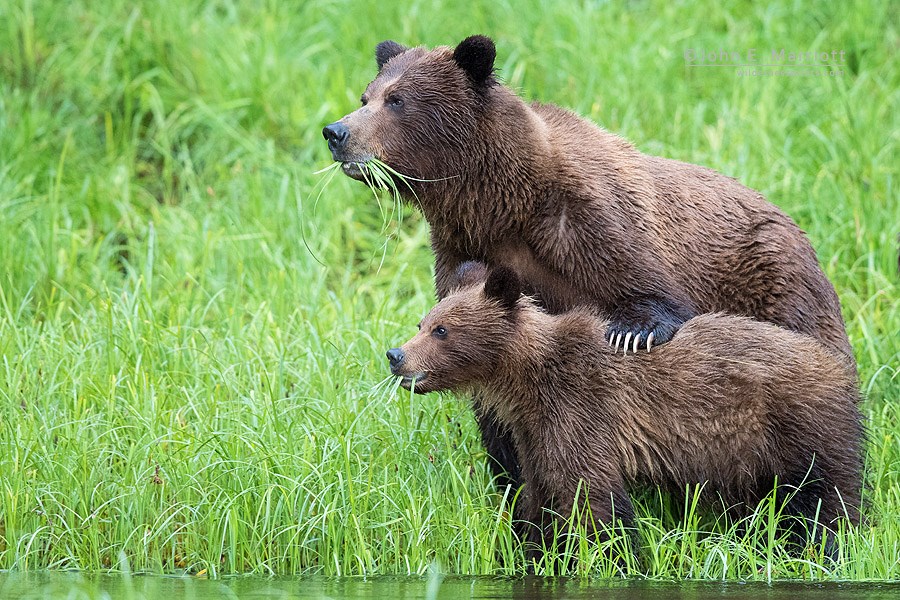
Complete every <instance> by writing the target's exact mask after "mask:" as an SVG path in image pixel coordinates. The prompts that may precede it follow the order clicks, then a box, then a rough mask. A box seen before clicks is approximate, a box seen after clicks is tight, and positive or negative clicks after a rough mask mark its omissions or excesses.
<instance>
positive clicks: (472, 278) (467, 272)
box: [456, 260, 488, 288]
mask: <svg viewBox="0 0 900 600" xmlns="http://www.w3.org/2000/svg"><path fill="white" fill-rule="evenodd" d="M487 274H488V270H487V265H486V264H484V263H482V262H478V261H477V260H467V261H466V262H464V263H463V264H461V265H459V267H457V268H456V287H458V288H464V287H470V286H473V285H475V284H476V283H481V282H482V281H484V280H485V279H487Z"/></svg>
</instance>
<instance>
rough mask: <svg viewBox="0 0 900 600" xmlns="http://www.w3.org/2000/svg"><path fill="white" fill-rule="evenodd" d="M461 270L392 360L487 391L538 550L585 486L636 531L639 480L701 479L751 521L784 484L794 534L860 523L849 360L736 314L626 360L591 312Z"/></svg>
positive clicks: (421, 375) (430, 386) (505, 272)
mask: <svg viewBox="0 0 900 600" xmlns="http://www.w3.org/2000/svg"><path fill="white" fill-rule="evenodd" d="M464 271H467V273H464V274H463V277H462V282H463V284H464V287H462V288H461V289H459V290H458V291H455V292H453V293H451V294H450V295H448V296H447V297H446V298H444V299H443V300H441V301H440V302H439V303H438V304H437V305H436V306H435V307H434V308H433V309H432V310H431V312H429V313H428V315H427V316H426V317H425V318H424V319H423V320H422V322H421V323H420V331H419V333H418V334H417V335H416V336H415V337H413V338H412V339H411V340H410V341H408V342H407V343H406V344H404V345H403V346H402V347H401V348H394V349H391V350H389V351H388V358H389V360H390V364H391V371H392V372H393V373H394V374H395V375H400V376H401V377H402V378H403V379H402V385H403V386H404V387H406V388H409V387H411V386H415V390H416V392H431V391H437V390H448V389H449V390H468V391H477V392H480V398H481V402H482V403H483V405H484V406H485V407H486V408H488V409H490V410H492V411H494V413H495V414H496V415H497V417H498V419H499V420H500V422H501V423H502V424H503V425H504V426H505V427H507V428H508V429H509V431H510V432H511V434H512V439H513V442H514V447H515V450H516V452H517V453H518V456H519V459H520V464H521V469H522V480H523V483H524V488H523V490H522V492H521V495H520V496H519V499H518V501H517V504H516V509H517V515H516V516H517V519H520V520H521V521H525V522H529V523H532V524H537V526H536V527H531V528H529V530H528V531H529V532H528V533H527V534H526V539H528V540H529V541H531V542H535V543H536V544H538V545H540V544H542V543H546V542H547V540H545V539H544V536H545V535H547V533H548V532H549V531H551V530H552V525H553V521H552V519H553V518H554V517H555V518H567V517H568V516H569V515H570V513H571V510H572V507H573V502H574V501H575V499H576V493H577V492H578V488H579V485H580V482H583V484H585V485H586V488H587V490H588V493H589V499H590V500H589V501H590V506H591V509H592V512H593V515H594V518H595V519H597V520H598V521H600V522H602V523H608V524H611V522H612V520H613V518H615V519H617V520H618V519H621V520H622V521H623V523H624V524H625V525H628V524H629V522H630V520H631V518H632V515H633V513H632V507H631V502H630V500H629V495H628V489H629V488H630V487H631V486H632V485H634V484H639V483H644V484H651V485H658V486H660V487H661V488H663V489H665V490H670V491H673V492H675V493H681V494H683V493H684V489H685V486H686V485H688V484H705V487H704V488H703V493H704V494H705V495H706V496H707V498H708V499H709V500H713V499H719V498H720V499H721V501H722V502H723V503H724V505H725V506H726V507H729V509H730V510H737V511H741V510H744V511H746V510H748V509H753V508H755V507H756V505H757V504H758V502H759V501H760V500H761V499H762V498H764V497H765V496H766V495H767V494H769V493H770V492H772V490H773V489H775V488H774V486H775V484H776V481H777V484H778V486H779V493H783V494H784V496H783V497H784V498H785V501H786V505H785V507H786V509H787V512H788V513H790V514H793V515H796V516H797V517H799V518H798V519H791V521H793V523H792V524H791V529H792V532H791V533H792V535H793V536H803V537H805V536H806V535H807V531H810V534H812V531H811V530H808V529H807V527H808V524H809V523H811V522H813V521H815V522H816V523H819V524H820V525H825V526H829V527H832V526H833V523H834V522H835V521H836V520H837V519H839V518H841V517H846V518H848V519H849V521H850V522H851V523H854V524H855V523H857V522H858V519H859V502H860V493H861V486H862V483H861V469H862V455H861V442H862V437H863V430H862V425H861V420H860V413H859V411H858V409H857V407H856V406H857V387H856V382H855V374H854V369H853V367H852V364H851V363H850V362H849V361H848V360H846V358H844V357H842V356H840V355H838V354H836V353H834V352H832V351H829V350H827V349H826V348H825V347H824V346H823V345H822V344H821V343H820V342H818V341H816V340H815V339H813V338H811V337H810V336H807V335H802V334H798V333H795V332H791V331H788V330H786V329H782V328H780V327H777V326H775V325H772V324H769V323H763V322H760V321H755V320H753V319H750V318H747V317H740V316H728V315H724V314H704V315H699V316H697V317H694V318H693V319H691V320H689V321H688V322H687V323H685V324H684V326H683V327H681V329H680V330H679V331H678V333H677V334H676V335H675V336H674V338H673V339H672V341H671V342H669V343H668V344H666V345H665V346H661V347H660V348H659V349H658V350H656V351H654V352H652V353H639V354H638V355H634V356H629V357H624V356H622V355H621V354H618V355H617V354H616V353H615V351H614V350H613V349H612V348H610V347H609V346H608V345H607V344H606V343H605V342H604V341H603V340H604V339H605V333H606V328H607V327H608V321H607V320H604V319H602V318H600V317H598V316H596V315H595V314H594V313H593V312H591V311H590V310H589V309H585V308H576V309H574V310H572V311H569V312H566V313H562V314H558V315H552V314H549V313H547V312H546V311H544V310H542V309H540V308H539V307H537V306H536V305H535V303H534V301H533V299H531V298H530V297H528V296H522V295H520V291H521V284H520V281H519V278H518V276H517V275H516V274H515V272H513V271H512V270H510V269H507V268H505V267H498V268H496V269H494V270H493V271H491V272H490V274H489V275H487V274H486V269H485V267H484V266H483V265H477V266H468V265H467V266H466V267H464ZM485 276H486V279H485ZM582 497H583V496H582ZM557 525H559V523H557ZM801 539H803V538H801ZM798 541H799V540H798Z"/></svg>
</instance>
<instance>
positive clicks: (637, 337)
mask: <svg viewBox="0 0 900 600" xmlns="http://www.w3.org/2000/svg"><path fill="white" fill-rule="evenodd" d="M640 343H641V335H640V334H637V335H636V336H634V348H632V349H631V353H632V354H637V351H638V344H640Z"/></svg>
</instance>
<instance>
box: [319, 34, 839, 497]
mask: <svg viewBox="0 0 900 600" xmlns="http://www.w3.org/2000/svg"><path fill="white" fill-rule="evenodd" d="M495 53H496V52H495V48H494V43H493V42H492V41H491V40H490V39H489V38H486V37H483V36H473V37H469V38H467V39H465V40H463V41H462V42H461V43H460V44H459V45H458V46H457V47H456V48H455V49H454V48H449V47H438V48H435V49H433V50H428V49H426V48H421V47H418V48H412V49H407V48H405V47H403V46H401V45H400V44H398V43H396V42H392V41H386V42H382V43H380V44H378V47H377V48H376V58H377V63H378V69H379V71H378V75H377V76H376V77H375V79H374V80H373V81H372V82H371V83H370V84H369V85H368V87H367V88H366V91H365V93H364V94H363V95H362V104H363V106H362V107H361V108H359V109H357V110H356V111H354V112H352V113H350V114H349V115H347V116H345V117H344V118H342V119H341V120H340V121H338V122H336V123H332V124H331V125H328V126H327V127H325V129H324V131H323V134H324V136H325V138H326V139H327V140H328V147H329V148H330V149H331V152H332V155H333V157H334V159H335V160H336V161H340V162H341V163H343V171H344V172H345V173H346V174H347V175H349V176H351V177H354V178H357V179H363V178H364V170H365V168H366V167H365V163H366V162H367V161H368V160H370V159H372V158H378V159H380V160H382V161H384V162H385V163H387V164H388V165H390V166H391V167H393V168H394V169H396V170H397V171H399V172H400V173H403V174H405V175H408V176H409V177H410V178H411V179H407V181H406V183H408V185H409V188H408V189H407V188H406V187H405V184H402V183H401V184H400V185H399V187H400V189H401V190H404V192H405V193H406V195H407V200H409V201H410V202H412V203H414V204H416V205H417V206H419V208H420V209H421V210H422V212H423V213H424V215H425V218H426V219H427V220H428V222H429V224H430V225H431V246H432V249H433V251H434V254H435V284H436V287H437V293H438V297H439V298H443V297H444V296H446V295H447V293H448V291H449V289H450V288H451V287H452V285H453V278H454V273H455V272H456V269H457V267H458V266H459V265H460V264H462V263H463V262H465V261H468V260H478V261H482V262H485V263H487V264H489V265H498V264H506V265H509V266H511V267H513V268H515V270H516V271H517V272H518V273H519V274H520V276H521V277H522V278H523V279H524V282H525V286H526V290H527V291H528V293H530V294H533V295H535V296H537V297H538V298H539V299H540V302H541V303H542V304H543V305H544V306H545V307H546V308H547V309H548V310H549V311H550V312H552V313H559V312H562V311H565V310H569V309H571V308H573V307H576V306H593V307H596V308H597V309H599V310H601V311H604V312H605V313H606V314H608V315H609V316H610V325H609V328H608V335H609V342H610V343H611V344H612V345H614V346H615V347H616V348H618V347H620V345H621V344H622V343H624V347H625V350H626V351H637V349H638V348H639V347H640V348H646V349H647V350H648V351H649V350H650V348H651V346H652V345H658V344H663V343H665V342H668V341H669V340H670V339H671V338H672V335H673V334H674V333H675V331H676V330H677V329H678V328H679V327H680V326H681V325H682V324H683V323H684V322H685V321H687V320H688V319H690V318H691V317H693V316H695V315H697V314H700V313H706V312H727V313H732V314H738V315H747V316H752V317H755V318H757V319H759V320H763V321H769V322H771V323H775V324H777V325H781V326H782V327H785V328H787V329H792V330H795V331H799V332H803V333H807V334H809V335H811V336H813V337H815V338H817V339H819V340H820V341H821V342H822V343H823V344H824V345H825V346H826V347H828V348H831V349H833V350H835V351H837V352H839V353H841V354H843V355H844V356H845V357H847V359H848V360H851V361H852V352H851V349H850V345H849V342H848V340H847V335H846V332H845V329H844V323H843V320H842V318H841V312H840V304H839V303H838V298H837V295H836V294H835V291H834V288H833V287H832V285H831V283H830V282H829V281H828V279H827V278H826V277H825V274H824V273H823V272H822V270H821V269H820V268H819V264H818V262H817V261H816V255H815V252H814V251H813V249H812V247H811V246H810V244H809V241H808V240H807V239H806V236H805V235H804V233H803V232H802V231H801V230H800V229H799V228H798V227H797V225H796V224H795V223H794V222H793V221H792V220H791V219H790V218H789V217H788V216H787V215H785V214H784V213H783V212H781V211H780V210H779V209H778V208H776V207H775V206H773V205H772V204H770V203H768V202H766V200H765V199H764V198H763V197H762V196H761V195H760V194H759V193H758V192H756V191H753V190H751V189H748V188H746V187H744V186H743V185H741V184H740V183H738V182H737V181H735V180H734V179H732V178H730V177H726V176H724V175H721V174H719V173H716V172H715V171H712V170H710V169H706V168H704V167H699V166H696V165H691V164H686V163H682V162H678V161H674V160H669V159H665V158H658V157H654V156H647V155H645V154H642V153H640V152H638V151H637V150H636V149H635V148H634V146H632V145H631V144H630V143H628V142H626V141H625V140H623V139H622V138H619V137H618V136H615V135H613V134H611V133H608V132H606V131H604V130H603V129H601V128H599V127H597V126H596V125H594V124H593V123H590V122H588V121H586V120H584V119H581V118H579V117H578V116H576V115H575V114H573V113H571V112H569V111H566V110H563V109H562V108H558V107H556V106H552V105H548V104H539V103H532V104H526V103H525V102H523V101H522V100H521V99H520V98H519V97H517V96H516V95H515V94H514V93H513V92H512V91H510V90H509V89H507V88H506V87H504V86H502V85H500V84H499V83H498V82H497V80H496V79H495V78H494V75H493V65H494V57H495ZM476 404H477V399H476ZM479 414H480V415H481V416H480V425H481V430H482V435H483V438H484V443H485V447H486V448H487V450H488V452H489V454H490V455H491V456H492V457H494V459H495V460H496V461H497V463H498V465H499V468H497V467H498V465H494V467H495V470H497V472H498V474H500V473H502V472H503V471H504V470H505V471H506V472H508V473H509V474H510V476H511V477H512V479H513V480H514V481H515V480H516V479H517V466H516V460H515V455H514V453H512V452H511V448H510V442H509V438H508V436H507V434H506V432H504V431H503V430H502V429H500V428H498V427H497V423H496V422H495V419H494V418H493V415H492V413H491V412H490V411H484V410H480V411H479Z"/></svg>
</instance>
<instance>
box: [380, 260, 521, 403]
mask: <svg viewBox="0 0 900 600" xmlns="http://www.w3.org/2000/svg"><path fill="white" fill-rule="evenodd" d="M519 295H520V284H519V281H518V278H516V276H515V275H514V274H511V271H508V270H506V269H502V270H501V269H498V270H496V271H494V272H492V273H491V274H490V275H488V277H487V280H486V281H485V280H482V282H480V283H476V284H474V285H469V286H467V287H464V288H462V289H461V290H459V291H457V292H455V293H453V294H450V295H449V296H447V297H446V298H444V299H443V300H441V301H440V302H439V303H438V304H437V305H436V306H435V307H434V308H433V309H431V311H430V312H429V313H428V314H427V315H426V316H425V318H424V319H422V321H421V322H420V323H419V332H418V333H417V334H416V335H415V336H414V337H413V338H412V339H411V340H409V341H408V342H406V343H405V344H403V346H401V347H399V348H392V349H391V350H388V352H387V356H388V360H389V361H390V365H391V372H392V373H393V374H394V375H399V376H400V377H401V381H400V385H402V386H403V387H404V388H406V389H410V388H411V387H412V386H413V385H415V391H416V392H419V393H426V392H433V391H439V390H461V389H466V388H471V387H474V386H477V385H479V384H480V383H482V382H484V381H486V380H487V379H489V378H490V377H491V376H492V374H493V373H494V371H495V370H496V368H497V365H498V364H499V362H500V360H501V358H502V355H503V353H504V352H506V351H508V344H509V341H510V339H511V337H512V335H513V332H514V328H515V310H516V301H517V300H518V298H519Z"/></svg>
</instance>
